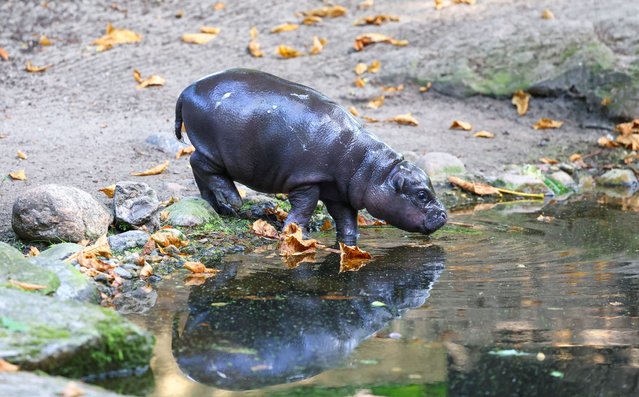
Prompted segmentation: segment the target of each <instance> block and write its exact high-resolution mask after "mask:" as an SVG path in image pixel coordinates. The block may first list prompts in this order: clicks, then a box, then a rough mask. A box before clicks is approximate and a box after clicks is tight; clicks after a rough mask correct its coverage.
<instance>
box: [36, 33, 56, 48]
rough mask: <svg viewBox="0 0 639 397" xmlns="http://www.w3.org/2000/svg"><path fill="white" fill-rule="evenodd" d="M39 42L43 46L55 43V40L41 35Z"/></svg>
mask: <svg viewBox="0 0 639 397" xmlns="http://www.w3.org/2000/svg"><path fill="white" fill-rule="evenodd" d="M38 43H39V44H40V45H41V46H43V47H46V46H49V45H53V42H52V41H51V40H49V38H48V37H47V36H45V35H40V39H39V40H38Z"/></svg>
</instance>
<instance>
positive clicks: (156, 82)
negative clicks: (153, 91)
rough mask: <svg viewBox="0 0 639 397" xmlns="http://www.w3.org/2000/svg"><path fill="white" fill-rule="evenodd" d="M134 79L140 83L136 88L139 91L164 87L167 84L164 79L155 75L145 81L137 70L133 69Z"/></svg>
mask: <svg viewBox="0 0 639 397" xmlns="http://www.w3.org/2000/svg"><path fill="white" fill-rule="evenodd" d="M133 78H134V79H135V81H137V82H138V83H140V84H138V85H137V86H136V87H135V88H137V89H138V90H139V89H142V88H146V87H152V86H162V85H164V83H166V80H165V79H164V78H162V77H160V76H158V75H155V74H153V75H151V76H149V77H147V78H146V79H143V78H142V74H141V73H140V71H139V70H137V69H133Z"/></svg>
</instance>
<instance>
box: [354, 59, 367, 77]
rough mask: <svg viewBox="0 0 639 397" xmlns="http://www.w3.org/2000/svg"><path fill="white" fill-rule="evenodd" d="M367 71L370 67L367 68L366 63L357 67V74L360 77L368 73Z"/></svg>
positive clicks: (361, 63)
mask: <svg viewBox="0 0 639 397" xmlns="http://www.w3.org/2000/svg"><path fill="white" fill-rule="evenodd" d="M367 69H368V66H366V64H365V63H363V62H360V63H358V64H357V65H355V74H356V75H358V76H360V75H362V74H364V73H366V70H367Z"/></svg>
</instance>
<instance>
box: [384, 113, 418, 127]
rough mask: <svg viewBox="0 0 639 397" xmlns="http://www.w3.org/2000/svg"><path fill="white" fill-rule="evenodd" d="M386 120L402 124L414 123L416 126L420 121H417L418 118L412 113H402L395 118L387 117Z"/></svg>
mask: <svg viewBox="0 0 639 397" xmlns="http://www.w3.org/2000/svg"><path fill="white" fill-rule="evenodd" d="M386 121H389V122H393V123H397V124H401V125H412V126H415V127H417V126H418V125H419V123H418V122H417V119H416V118H415V117H413V115H412V114H411V113H406V114H400V115H397V116H395V117H393V118H390V119H386Z"/></svg>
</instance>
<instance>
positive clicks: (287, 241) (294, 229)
mask: <svg viewBox="0 0 639 397" xmlns="http://www.w3.org/2000/svg"><path fill="white" fill-rule="evenodd" d="M282 234H283V236H284V238H283V240H282V242H281V244H280V255H282V256H288V255H300V254H309V253H311V252H315V251H316V249H317V245H318V241H317V240H314V239H310V240H304V237H303V235H302V229H301V228H300V227H299V226H298V225H296V224H294V223H291V224H289V225H288V226H287V227H286V228H285V229H284V231H283V232H282Z"/></svg>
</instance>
